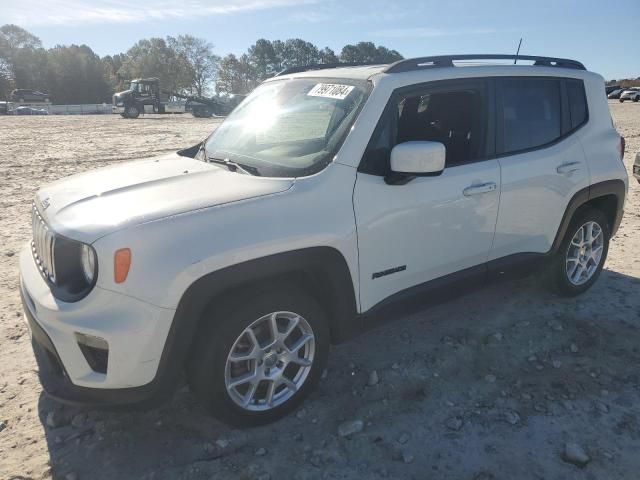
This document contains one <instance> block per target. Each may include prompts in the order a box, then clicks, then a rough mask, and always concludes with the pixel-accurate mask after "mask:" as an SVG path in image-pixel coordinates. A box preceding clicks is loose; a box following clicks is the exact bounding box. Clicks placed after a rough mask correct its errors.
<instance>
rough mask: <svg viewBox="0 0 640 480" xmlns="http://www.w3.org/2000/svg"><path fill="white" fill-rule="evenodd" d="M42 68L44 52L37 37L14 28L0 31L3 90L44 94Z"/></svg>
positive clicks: (0, 81) (43, 71)
mask: <svg viewBox="0 0 640 480" xmlns="http://www.w3.org/2000/svg"><path fill="white" fill-rule="evenodd" d="M45 68H46V52H45V50H44V49H43V48H42V42H41V41H40V39H39V38H38V37H36V36H35V35H33V34H31V33H29V32H27V31H26V30H24V29H23V28H20V27H18V26H17V25H3V26H2V27H0V84H2V85H5V86H4V88H5V89H9V88H33V89H40V90H45V89H46V88H45V87H46V85H45V84H44V74H45ZM5 95H6V94H5Z"/></svg>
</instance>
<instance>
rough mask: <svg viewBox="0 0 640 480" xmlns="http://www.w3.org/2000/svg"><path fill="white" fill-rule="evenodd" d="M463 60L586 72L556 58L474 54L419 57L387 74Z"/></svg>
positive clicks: (396, 65) (402, 62)
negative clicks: (511, 62) (521, 63)
mask: <svg viewBox="0 0 640 480" xmlns="http://www.w3.org/2000/svg"><path fill="white" fill-rule="evenodd" d="M462 60H514V63H515V61H516V60H528V61H532V62H534V63H533V64H534V65H541V66H545V67H561V68H575V69H577V70H586V68H585V67H584V65H583V64H582V63H580V62H578V61H576V60H569V59H567V58H555V57H538V56H534V55H505V54H473V55H438V56H434V57H418V58H408V59H406V60H399V61H397V62H395V63H392V64H391V65H389V67H388V68H387V69H386V70H385V71H384V72H385V73H400V72H410V71H412V70H420V69H421V68H428V67H453V66H454V64H453V62H454V61H462Z"/></svg>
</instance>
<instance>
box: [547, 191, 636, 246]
mask: <svg viewBox="0 0 640 480" xmlns="http://www.w3.org/2000/svg"><path fill="white" fill-rule="evenodd" d="M610 195H613V196H615V197H616V201H617V202H616V212H615V218H614V221H613V224H612V225H610V227H611V236H613V235H614V234H615V233H616V231H617V230H618V227H619V226H620V222H621V221H622V214H623V207H624V198H625V195H626V185H625V183H624V181H623V180H620V179H615V180H605V181H604V182H599V183H595V184H593V185H590V186H588V187H585V188H583V189H581V190H579V191H578V192H576V194H575V195H574V196H573V197H571V200H569V204H568V205H567V208H566V209H565V212H564V215H563V217H562V221H561V222H560V226H559V227H558V231H557V233H556V237H555V239H554V241H553V244H552V246H551V253H554V252H556V251H557V250H558V249H559V248H560V245H561V244H562V240H563V239H564V236H565V234H566V233H567V229H568V228H569V224H570V223H571V220H572V218H573V216H574V215H575V213H576V212H577V211H578V209H580V208H581V207H583V206H584V205H586V204H588V203H589V202H591V201H593V200H596V199H598V198H602V197H606V196H610Z"/></svg>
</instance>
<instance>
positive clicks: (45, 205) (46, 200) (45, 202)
mask: <svg viewBox="0 0 640 480" xmlns="http://www.w3.org/2000/svg"><path fill="white" fill-rule="evenodd" d="M49 205H51V201H50V198H49V197H47V198H44V199H42V200H40V206H41V207H42V210H46V209H47V208H49Z"/></svg>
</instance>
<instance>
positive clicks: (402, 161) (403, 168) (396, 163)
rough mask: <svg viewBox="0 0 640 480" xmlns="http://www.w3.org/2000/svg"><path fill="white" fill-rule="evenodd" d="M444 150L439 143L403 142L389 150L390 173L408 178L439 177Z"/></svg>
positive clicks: (442, 164)
mask: <svg viewBox="0 0 640 480" xmlns="http://www.w3.org/2000/svg"><path fill="white" fill-rule="evenodd" d="M446 153H447V151H446V148H445V146H444V145H443V144H442V143H440V142H426V141H425V142H404V143H400V144H398V145H396V146H395V147H393V150H391V171H392V172H394V173H396V174H404V175H405V176H406V175H409V176H429V175H440V174H441V173H442V171H443V170H444V162H445V158H446Z"/></svg>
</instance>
